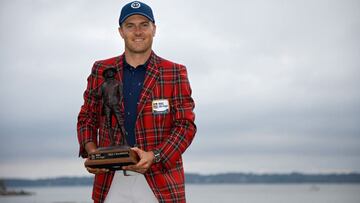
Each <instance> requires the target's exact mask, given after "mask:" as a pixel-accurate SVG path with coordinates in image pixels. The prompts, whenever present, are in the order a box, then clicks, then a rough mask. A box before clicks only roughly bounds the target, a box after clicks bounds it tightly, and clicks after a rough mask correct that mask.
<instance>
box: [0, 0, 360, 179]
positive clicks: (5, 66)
mask: <svg viewBox="0 0 360 203" xmlns="http://www.w3.org/2000/svg"><path fill="white" fill-rule="evenodd" d="M124 3H125V1H107V2H106V3H104V2H101V3H100V2H98V1H85V0H77V1H62V2H61V3H59V2H56V3H55V2H50V1H41V0H34V1H29V2H24V1H16V0H15V1H2V2H1V6H0V11H1V12H0V16H1V18H0V25H1V26H2V27H3V28H5V29H4V31H3V32H1V33H0V40H1V44H2V46H1V47H0V59H1V61H2V63H1V68H0V94H1V100H0V139H1V144H0V168H1V170H0V176H12V177H13V176H27V175H29V176H32V177H40V176H44V175H45V176H55V175H72V174H73V175H78V174H82V173H83V171H82V172H79V170H81V168H82V162H81V160H80V159H78V163H79V165H77V164H76V156H77V152H78V151H77V150H78V145H77V138H76V117H77V113H78V111H79V109H80V106H81V104H82V102H83V101H82V94H83V91H84V89H85V86H86V78H87V76H88V74H89V73H90V69H91V66H92V64H93V62H94V61H95V60H99V59H104V58H109V57H112V56H115V55H119V54H121V53H122V52H123V42H122V41H121V38H120V37H119V35H118V33H117V18H118V15H119V10H120V7H121V6H122V5H123V4H124ZM148 3H149V4H150V5H151V6H152V7H153V10H154V14H155V19H156V24H157V33H156V36H155V39H154V40H155V41H154V50H155V52H156V53H157V54H158V55H160V56H162V57H164V58H167V59H170V60H173V61H175V62H178V63H183V64H185V65H186V66H187V67H188V73H189V79H190V82H191V85H192V89H193V96H194V99H195V101H196V110H195V111H196V123H197V125H198V134H197V136H196V138H195V140H194V142H193V144H192V146H191V147H190V148H189V149H188V151H187V152H186V153H185V155H184V157H185V167H186V170H189V171H192V172H202V173H213V172H221V171H262V172H278V171H285V172H286V171H305V172H306V171H314V172H317V171H325V172H326V171H359V170H360V164H358V163H360V162H359V158H358V157H360V156H359V155H360V150H359V149H360V140H359V139H360V137H359V134H360V128H359V127H358V123H359V121H360V93H359V91H358V87H359V86H360V84H359V83H360V80H359V75H360V73H359V68H358V67H359V61H358V55H359V53H360V48H359V47H360V46H359V45H360V41H359V37H358V36H359V35H360V20H359V19H360V16H359V15H360V14H359V13H360V12H359V10H360V5H359V2H357V1H342V2H339V1H326V2H325V1H316V2H310V1H292V2H284V1H275V0H274V1H226V2H218V1H200V0H199V1H192V2H191V3H189V2H182V1H167V2H166V3H164V2H163V1H151V2H148ZM179 11H182V12H181V14H178V13H179ZM54 160H61V161H59V162H56V161H54ZM67 160H68V163H69V167H67V164H66V161H67ZM32 162H33V163H34V165H35V167H36V165H38V166H41V165H46V163H51V164H54V168H61V169H62V170H54V172H53V173H51V174H50V173H47V171H46V170H43V169H40V168H41V167H40V168H39V171H41V172H39V173H37V174H35V173H34V174H28V172H27V170H28V168H27V167H28V166H26V167H25V163H26V164H31V163H32ZM22 163H23V164H22ZM70 165H71V167H70ZM22 166H23V167H22ZM55 171H56V172H55ZM20 174H21V175H20ZM24 174H25V175H24Z"/></svg>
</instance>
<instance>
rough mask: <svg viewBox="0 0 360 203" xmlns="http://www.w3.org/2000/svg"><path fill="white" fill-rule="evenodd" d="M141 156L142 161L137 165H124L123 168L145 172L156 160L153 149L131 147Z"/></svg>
mask: <svg viewBox="0 0 360 203" xmlns="http://www.w3.org/2000/svg"><path fill="white" fill-rule="evenodd" d="M131 150H134V151H135V152H136V153H137V154H138V155H139V157H140V161H139V162H138V163H137V164H136V165H128V166H123V167H122V169H123V170H129V171H135V172H138V173H142V174H144V173H145V172H146V171H147V170H148V169H149V168H150V166H151V165H152V164H153V162H154V153H153V152H152V151H150V152H145V151H144V150H141V149H139V148H137V147H133V148H131Z"/></svg>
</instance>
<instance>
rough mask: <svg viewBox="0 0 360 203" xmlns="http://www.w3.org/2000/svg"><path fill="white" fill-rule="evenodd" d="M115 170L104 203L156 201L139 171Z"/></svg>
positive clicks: (155, 202) (156, 202)
mask: <svg viewBox="0 0 360 203" xmlns="http://www.w3.org/2000/svg"><path fill="white" fill-rule="evenodd" d="M126 172H127V174H129V175H128V176H124V173H123V171H116V172H115V175H114V179H113V180H112V183H111V187H110V190H109V192H108V194H107V196H106V199H105V203H123V202H125V203H158V202H159V201H158V200H157V199H156V197H155V195H154V193H153V192H152V190H151V188H150V186H149V184H148V183H147V181H146V179H145V176H144V175H143V174H140V173H135V172H131V171H126Z"/></svg>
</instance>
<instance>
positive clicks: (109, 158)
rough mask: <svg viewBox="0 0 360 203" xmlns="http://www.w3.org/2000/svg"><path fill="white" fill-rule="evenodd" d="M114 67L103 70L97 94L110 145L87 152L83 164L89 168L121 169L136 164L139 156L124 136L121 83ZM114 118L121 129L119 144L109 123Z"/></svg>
mask: <svg viewBox="0 0 360 203" xmlns="http://www.w3.org/2000/svg"><path fill="white" fill-rule="evenodd" d="M115 74H116V69H115V68H108V69H106V70H104V72H103V77H104V79H105V81H104V83H103V84H102V85H101V86H100V89H99V91H98V96H99V97H101V99H102V102H103V106H102V112H103V113H102V115H105V130H106V131H107V132H108V135H109V138H110V142H111V146H109V147H100V148H97V150H96V151H95V152H92V153H89V157H88V159H87V160H86V161H85V166H86V167H90V168H106V169H109V170H121V167H122V166H127V165H132V164H136V163H137V162H138V161H139V157H138V155H137V153H136V152H134V151H133V150H131V149H130V148H131V147H130V146H129V145H128V143H127V141H126V138H125V128H124V125H123V123H124V119H123V116H122V115H123V114H122V112H121V110H120V103H121V101H122V99H123V94H122V84H121V83H120V82H119V81H117V80H116V79H115ZM113 115H114V116H115V118H116V125H117V126H118V128H119V129H120V131H121V141H122V143H121V144H120V145H117V144H115V137H114V130H113V128H112V125H111V118H112V116H113Z"/></svg>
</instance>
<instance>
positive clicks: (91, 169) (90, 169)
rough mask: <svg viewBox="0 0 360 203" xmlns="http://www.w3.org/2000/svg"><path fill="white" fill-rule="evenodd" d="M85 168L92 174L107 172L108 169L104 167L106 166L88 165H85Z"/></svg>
mask: <svg viewBox="0 0 360 203" xmlns="http://www.w3.org/2000/svg"><path fill="white" fill-rule="evenodd" d="M86 170H87V171H88V172H89V173H92V174H95V175H96V174H101V173H107V172H109V169H106V168H90V167H86Z"/></svg>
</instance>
